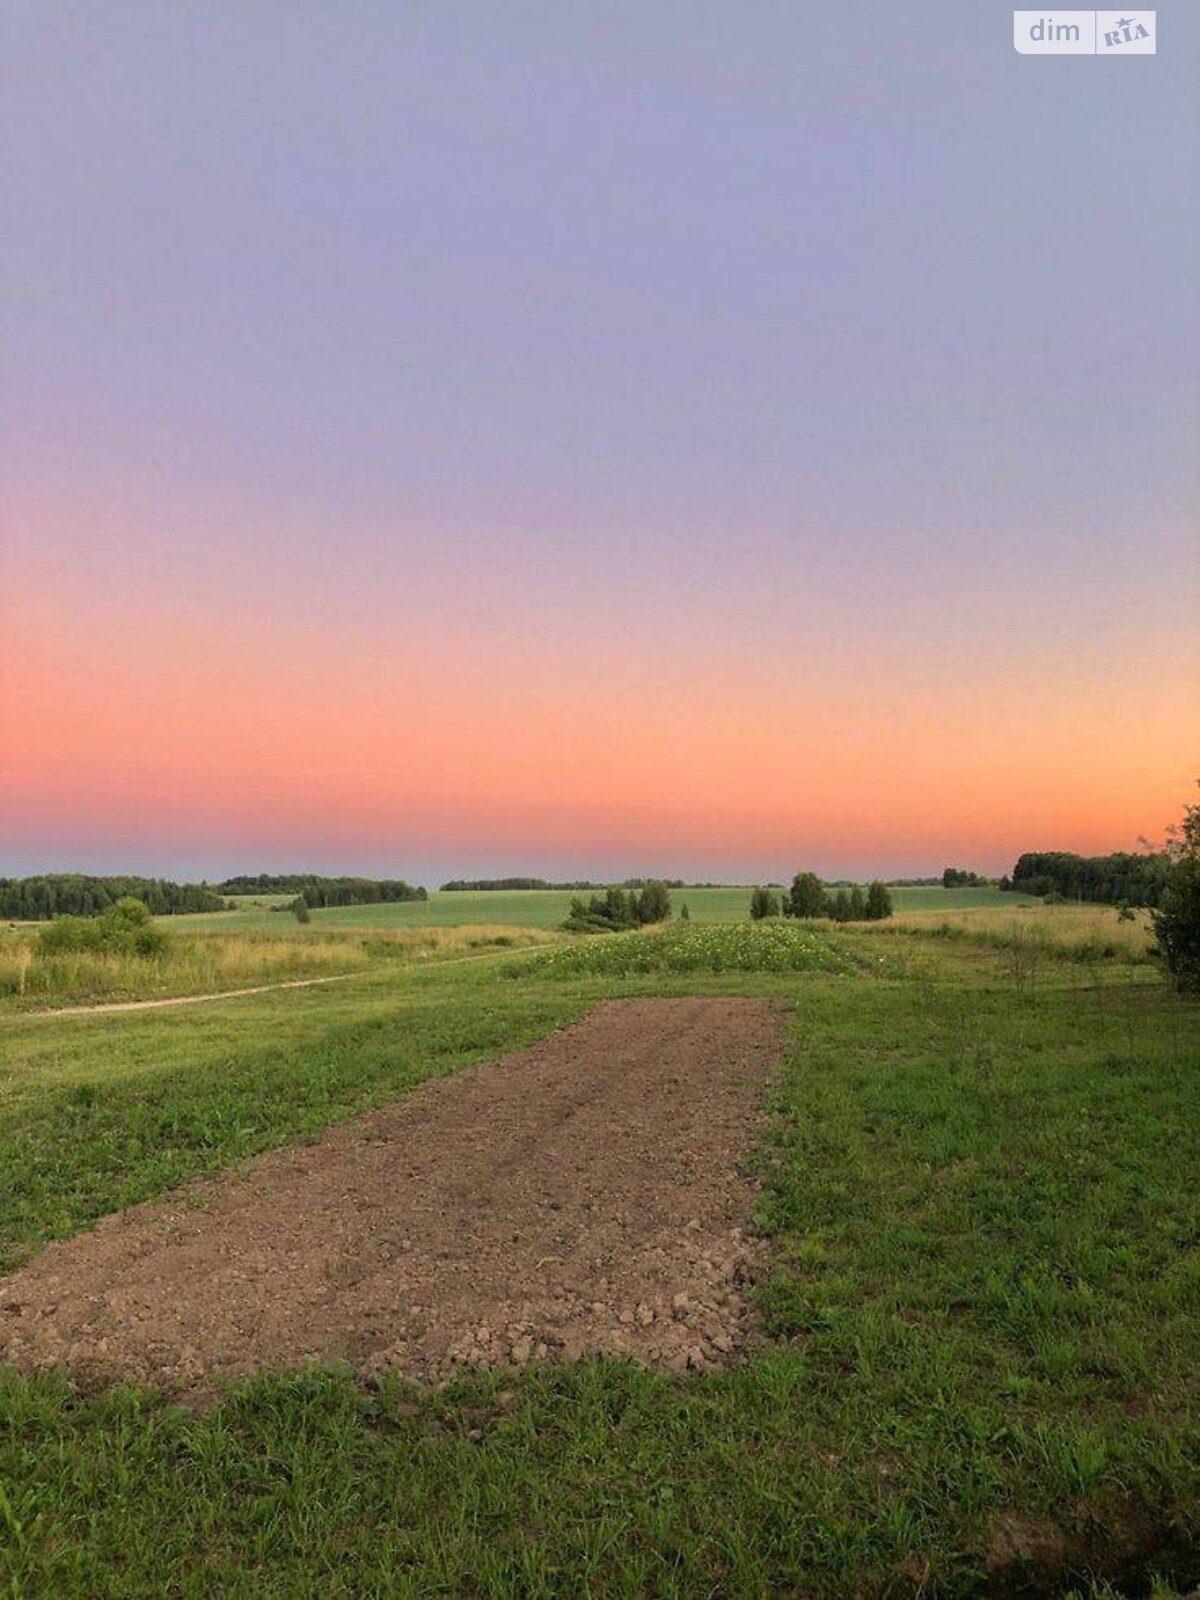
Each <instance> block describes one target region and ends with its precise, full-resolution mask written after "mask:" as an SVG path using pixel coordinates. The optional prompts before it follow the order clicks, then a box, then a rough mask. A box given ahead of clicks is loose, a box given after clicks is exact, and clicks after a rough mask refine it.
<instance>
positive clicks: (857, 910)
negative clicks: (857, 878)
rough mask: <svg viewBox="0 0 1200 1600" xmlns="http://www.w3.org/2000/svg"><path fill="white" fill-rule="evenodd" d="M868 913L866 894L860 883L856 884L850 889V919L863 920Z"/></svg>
mask: <svg viewBox="0 0 1200 1600" xmlns="http://www.w3.org/2000/svg"><path fill="white" fill-rule="evenodd" d="M866 915H867V901H866V896H865V895H864V894H863V892H862V890H861V889H860V888H859V886H858V884H854V886H853V887H852V888H851V890H850V921H851V922H862V921H863V920H864V919H865V917H866Z"/></svg>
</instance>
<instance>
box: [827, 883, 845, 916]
mask: <svg viewBox="0 0 1200 1600" xmlns="http://www.w3.org/2000/svg"><path fill="white" fill-rule="evenodd" d="M826 916H830V917H832V918H833V920H834V921H835V922H849V921H850V896H849V895H848V894H847V893H846V891H845V889H839V890H838V891H837V893H836V894H835V895H834V896H833V897H832V898H831V899H830V900H829V903H828V909H827V911H826Z"/></svg>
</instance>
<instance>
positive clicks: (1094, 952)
mask: <svg viewBox="0 0 1200 1600" xmlns="http://www.w3.org/2000/svg"><path fill="white" fill-rule="evenodd" d="M864 931H868V932H883V931H890V932H894V933H902V934H910V935H913V936H915V937H924V938H934V939H950V940H961V941H964V942H966V943H969V944H975V945H979V946H983V947H987V948H991V949H995V950H1007V951H1012V950H1014V949H1023V948H1024V949H1032V950H1034V951H1037V952H1040V953H1042V954H1044V955H1047V956H1053V957H1057V958H1058V959H1059V960H1063V961H1080V962H1085V963H1087V962H1094V961H1122V962H1129V963H1132V964H1138V963H1141V962H1145V961H1149V960H1151V959H1152V958H1153V957H1152V950H1153V943H1154V940H1153V934H1152V932H1151V927H1150V917H1149V913H1148V912H1144V911H1140V912H1135V914H1134V917H1133V920H1132V921H1125V922H1122V921H1120V920H1119V918H1118V915H1117V912H1116V909H1115V908H1114V907H1112V906H1095V905H1074V906H1072V905H1066V906H1042V905H1034V906H1029V907H1025V908H1020V907H1017V908H1013V909H1011V910H1010V909H1009V908H1008V907H995V906H980V907H976V908H966V909H964V910H962V911H959V912H955V913H954V914H953V915H950V916H947V915H945V914H944V913H939V912H935V911H908V912H900V913H899V914H898V915H897V916H895V917H893V918H892V919H891V920H890V921H888V922H886V923H876V924H873V925H867V926H866V927H865V930H864Z"/></svg>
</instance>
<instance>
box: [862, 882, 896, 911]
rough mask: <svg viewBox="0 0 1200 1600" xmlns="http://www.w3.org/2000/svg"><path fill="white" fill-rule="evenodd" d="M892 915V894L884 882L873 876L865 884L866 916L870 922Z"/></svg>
mask: <svg viewBox="0 0 1200 1600" xmlns="http://www.w3.org/2000/svg"><path fill="white" fill-rule="evenodd" d="M891 915H892V895H891V891H890V890H889V888H888V886H887V884H886V883H883V882H881V881H880V879H878V878H873V879H872V880H871V882H870V883H869V884H868V885H867V917H868V919H869V920H870V921H871V922H881V921H882V920H883V919H884V918H885V917H890V916H891Z"/></svg>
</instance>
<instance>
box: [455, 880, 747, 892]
mask: <svg viewBox="0 0 1200 1600" xmlns="http://www.w3.org/2000/svg"><path fill="white" fill-rule="evenodd" d="M648 883H661V884H665V885H666V887H667V888H668V889H726V888H729V887H735V888H736V887H741V886H740V885H732V886H731V885H729V884H724V883H685V882H684V880H683V879H682V878H622V880H621V882H620V883H619V884H617V885H615V886H614V885H612V884H607V883H593V882H591V881H590V880H589V879H587V878H580V879H579V880H578V881H577V882H574V883H551V882H549V880H548V879H546V878H451V880H450V882H449V883H444V884H442V886H441V889H440V891H439V893H441V894H482V893H484V892H485V891H488V890H493V889H557V890H560V891H566V890H571V891H572V892H574V891H576V890H579V889H609V888H612V887H616V888H620V889H644V888H645V887H646V885H647V884H648Z"/></svg>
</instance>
